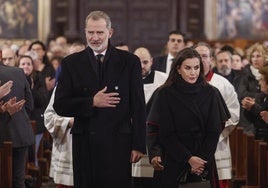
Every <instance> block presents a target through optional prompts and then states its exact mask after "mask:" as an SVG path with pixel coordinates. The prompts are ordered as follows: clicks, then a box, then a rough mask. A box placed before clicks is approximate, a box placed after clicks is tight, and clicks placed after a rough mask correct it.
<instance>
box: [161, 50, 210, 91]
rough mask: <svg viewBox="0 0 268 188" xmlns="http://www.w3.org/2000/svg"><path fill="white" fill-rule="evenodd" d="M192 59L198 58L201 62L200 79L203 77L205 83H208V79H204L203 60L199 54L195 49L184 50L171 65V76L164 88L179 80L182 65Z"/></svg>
mask: <svg viewBox="0 0 268 188" xmlns="http://www.w3.org/2000/svg"><path fill="white" fill-rule="evenodd" d="M191 58H197V59H198V60H199V63H200V74H199V78H200V77H201V78H202V80H203V81H204V83H206V79H205V77H204V67H203V63H202V59H201V57H200V55H199V53H198V52H197V51H196V50H195V49H192V48H184V49H183V50H181V51H180V52H179V53H178V55H177V56H176V58H175V59H174V61H173V63H172V65H171V70H170V73H169V76H168V78H167V80H166V82H165V84H164V86H170V85H172V84H173V83H175V82H176V81H177V80H178V77H179V73H178V71H177V69H178V68H180V67H181V65H182V63H183V62H184V61H185V60H186V59H191Z"/></svg>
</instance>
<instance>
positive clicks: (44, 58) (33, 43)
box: [28, 40, 49, 65]
mask: <svg viewBox="0 0 268 188" xmlns="http://www.w3.org/2000/svg"><path fill="white" fill-rule="evenodd" d="M35 44H38V45H40V46H41V47H42V49H43V50H44V51H45V55H44V56H43V59H42V62H43V63H44V64H45V65H49V60H48V57H47V51H46V46H45V44H44V43H43V42H41V41H39V40H36V41H34V42H32V43H31V44H30V46H29V48H28V50H31V49H32V47H33V45H35Z"/></svg>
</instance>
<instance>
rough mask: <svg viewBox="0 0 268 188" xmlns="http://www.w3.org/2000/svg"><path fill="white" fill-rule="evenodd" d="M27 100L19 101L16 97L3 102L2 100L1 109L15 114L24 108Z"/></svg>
mask: <svg viewBox="0 0 268 188" xmlns="http://www.w3.org/2000/svg"><path fill="white" fill-rule="evenodd" d="M25 102H26V101H25V100H24V99H22V100H20V101H18V102H17V98H16V97H13V98H11V99H9V100H8V101H7V102H5V103H3V101H1V102H0V109H1V110H0V112H8V113H9V114H10V115H13V114H15V113H16V112H18V111H20V110H21V109H22V107H23V105H24V104H25Z"/></svg>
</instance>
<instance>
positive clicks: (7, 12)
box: [0, 0, 38, 39]
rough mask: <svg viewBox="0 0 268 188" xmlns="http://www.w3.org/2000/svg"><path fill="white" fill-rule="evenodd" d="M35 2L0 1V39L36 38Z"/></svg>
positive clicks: (19, 0) (25, 0)
mask: <svg viewBox="0 0 268 188" xmlns="http://www.w3.org/2000/svg"><path fill="white" fill-rule="evenodd" d="M37 4H38V1H37V0H0V38H9V39H14V38H16V39H32V38H37V36H38V32H37V12H38V11H37V10H38V5H37Z"/></svg>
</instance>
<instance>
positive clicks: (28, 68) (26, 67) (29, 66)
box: [19, 57, 33, 76]
mask: <svg viewBox="0 0 268 188" xmlns="http://www.w3.org/2000/svg"><path fill="white" fill-rule="evenodd" d="M19 68H22V69H23V71H24V74H25V75H27V76H29V75H30V74H31V73H32V72H33V63H32V61H31V59H30V58H28V57H23V58H21V59H20V61H19Z"/></svg>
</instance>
